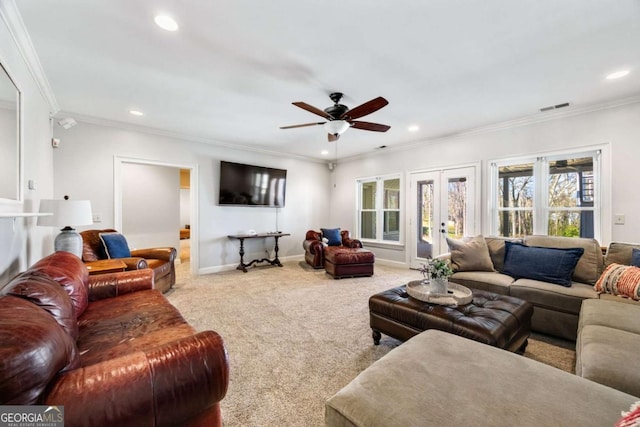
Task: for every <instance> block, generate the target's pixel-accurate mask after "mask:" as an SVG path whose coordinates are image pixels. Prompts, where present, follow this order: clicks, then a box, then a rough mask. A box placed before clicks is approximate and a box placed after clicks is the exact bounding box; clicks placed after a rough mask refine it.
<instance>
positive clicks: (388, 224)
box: [382, 211, 400, 242]
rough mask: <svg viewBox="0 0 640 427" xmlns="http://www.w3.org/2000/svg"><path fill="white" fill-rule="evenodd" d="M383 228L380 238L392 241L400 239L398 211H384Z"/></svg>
mask: <svg viewBox="0 0 640 427" xmlns="http://www.w3.org/2000/svg"><path fill="white" fill-rule="evenodd" d="M383 228H384V230H383V233H384V234H383V236H382V238H383V239H384V240H391V241H394V242H399V241H400V212H398V211H386V212H385V213H384V227H383Z"/></svg>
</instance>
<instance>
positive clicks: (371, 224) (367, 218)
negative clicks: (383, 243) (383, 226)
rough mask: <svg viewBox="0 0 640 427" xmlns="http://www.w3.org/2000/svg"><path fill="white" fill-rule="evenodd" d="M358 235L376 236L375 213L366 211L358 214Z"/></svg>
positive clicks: (371, 237) (364, 236)
mask: <svg viewBox="0 0 640 427" xmlns="http://www.w3.org/2000/svg"><path fill="white" fill-rule="evenodd" d="M360 236H361V237H362V238H364V239H375V238H376V213H375V212H371V211H367V212H362V213H361V214H360Z"/></svg>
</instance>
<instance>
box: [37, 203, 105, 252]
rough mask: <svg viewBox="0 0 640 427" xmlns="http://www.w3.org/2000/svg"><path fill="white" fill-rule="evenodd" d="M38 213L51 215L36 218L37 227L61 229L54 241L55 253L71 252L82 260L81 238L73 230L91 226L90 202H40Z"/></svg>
mask: <svg viewBox="0 0 640 427" xmlns="http://www.w3.org/2000/svg"><path fill="white" fill-rule="evenodd" d="M40 212H51V213H53V215H50V216H41V217H38V225H40V226H47V227H63V228H62V229H61V230H60V234H58V235H57V236H56V239H55V241H54V244H53V246H54V249H55V250H56V251H66V252H71V253H72V254H74V255H76V256H77V257H78V258H82V237H80V234H78V232H77V231H76V230H75V229H74V228H73V226H79V225H91V224H93V216H92V214H91V202H90V201H89V200H69V196H64V199H62V200H40Z"/></svg>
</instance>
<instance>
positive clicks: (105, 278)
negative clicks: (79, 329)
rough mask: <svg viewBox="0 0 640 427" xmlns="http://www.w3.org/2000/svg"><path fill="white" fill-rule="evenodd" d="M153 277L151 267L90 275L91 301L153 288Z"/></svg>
mask: <svg viewBox="0 0 640 427" xmlns="http://www.w3.org/2000/svg"><path fill="white" fill-rule="evenodd" d="M153 278H154V276H153V270H152V269H150V268H145V269H143V270H132V271H123V272H118V273H105V274H97V275H95V276H89V283H88V285H87V290H88V291H89V301H97V300H101V299H105V298H114V297H117V296H118V295H123V294H128V293H131V292H137V291H144V290H149V289H153Z"/></svg>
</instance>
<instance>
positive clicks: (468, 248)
mask: <svg viewBox="0 0 640 427" xmlns="http://www.w3.org/2000/svg"><path fill="white" fill-rule="evenodd" d="M447 244H448V245H449V252H451V267H452V268H453V271H495V269H494V268H493V262H491V257H490V256H489V248H487V243H486V242H485V240H484V237H483V236H476V237H473V238H471V239H464V240H456V239H451V238H449V237H447Z"/></svg>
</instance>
